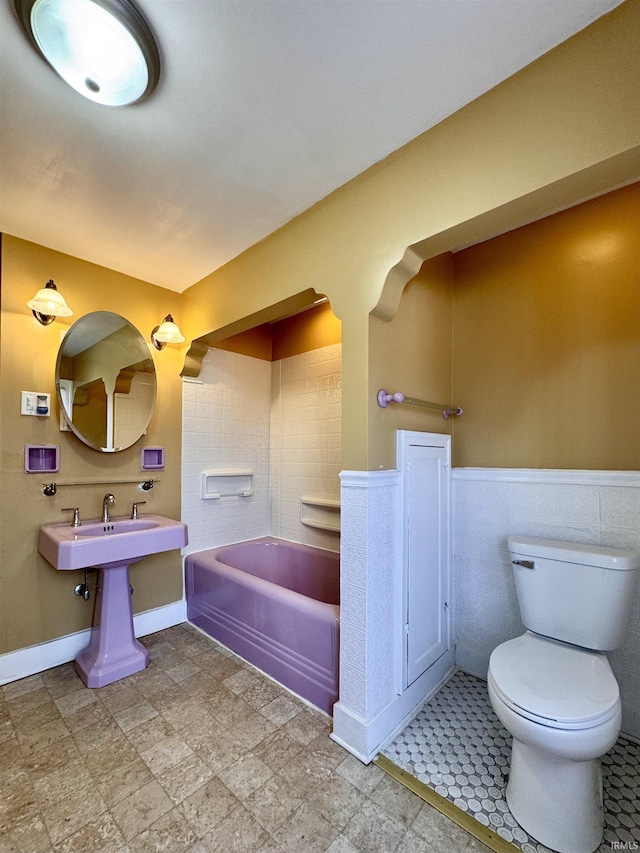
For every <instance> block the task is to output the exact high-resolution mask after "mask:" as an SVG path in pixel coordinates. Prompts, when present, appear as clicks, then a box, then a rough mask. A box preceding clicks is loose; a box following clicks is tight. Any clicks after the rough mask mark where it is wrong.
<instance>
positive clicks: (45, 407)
mask: <svg viewBox="0 0 640 853" xmlns="http://www.w3.org/2000/svg"><path fill="white" fill-rule="evenodd" d="M20 414H21V415H35V416H36V417H40V418H48V417H49V416H50V414H51V394H39V393H38V392H37V391H21V392H20Z"/></svg>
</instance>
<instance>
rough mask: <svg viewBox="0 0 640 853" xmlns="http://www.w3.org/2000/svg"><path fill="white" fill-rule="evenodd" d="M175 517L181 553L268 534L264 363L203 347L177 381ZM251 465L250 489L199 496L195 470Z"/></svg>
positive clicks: (267, 367)
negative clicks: (191, 374) (183, 528)
mask: <svg viewBox="0 0 640 853" xmlns="http://www.w3.org/2000/svg"><path fill="white" fill-rule="evenodd" d="M182 397H183V401H182V402H183V414H182V520H183V521H186V522H187V523H188V525H189V546H188V548H187V551H188V553H191V552H193V551H202V550H203V549H205V548H215V547H217V546H218V545H226V544H228V543H229V542H241V541H242V540H244V539H254V538H257V537H259V536H267V535H268V534H269V410H270V407H271V364H270V363H269V362H268V361H262V360H261V359H257V358H247V356H243V355H237V354H236V353H233V352H225V351H224V350H220V349H209V351H208V353H207V354H206V355H205V357H204V359H203V362H202V370H201V371H200V376H199V377H198V379H197V380H196V381H193V380H189V379H185V380H184V381H183V383H182ZM218 468H251V469H252V470H253V471H254V475H255V482H254V489H255V491H254V494H253V495H252V496H251V497H245V498H241V497H225V498H219V499H218V500H202V498H201V496H200V488H201V486H200V483H201V472H202V471H206V470H213V469H218Z"/></svg>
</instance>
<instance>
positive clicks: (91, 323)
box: [55, 311, 157, 453]
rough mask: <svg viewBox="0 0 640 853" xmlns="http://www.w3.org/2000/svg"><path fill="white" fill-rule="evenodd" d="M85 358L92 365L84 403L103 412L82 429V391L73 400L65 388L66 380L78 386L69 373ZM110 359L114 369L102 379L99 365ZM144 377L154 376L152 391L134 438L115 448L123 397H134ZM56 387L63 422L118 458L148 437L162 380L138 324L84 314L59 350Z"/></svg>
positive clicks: (107, 313)
mask: <svg viewBox="0 0 640 853" xmlns="http://www.w3.org/2000/svg"><path fill="white" fill-rule="evenodd" d="M92 350H95V351H94V352H91V351H92ZM83 354H84V356H85V357H86V361H87V364H88V367H87V364H85V365H84V369H85V371H86V373H87V378H86V379H85V381H84V382H83V383H82V385H81V386H79V387H82V388H84V389H85V402H86V401H88V400H89V398H91V397H92V398H93V400H92V402H91V403H90V405H92V407H93V409H94V410H95V411H99V412H100V417H98V418H95V419H94V420H93V421H91V419H90V418H89V419H88V425H89V426H88V428H87V429H82V428H80V427H79V426H78V423H77V420H76V423H74V418H73V407H74V405H77V404H76V403H75V399H76V398H77V392H78V388H75V389H74V391H73V394H74V400H69V394H68V393H67V391H66V390H65V387H64V383H65V381H71V382H73V378H72V379H71V380H69V377H68V376H64V374H65V373H66V374H69V373H70V374H71V376H72V377H73V374H74V372H75V369H74V366H73V365H72V366H71V368H70V367H69V363H68V362H69V360H71V361H72V362H73V360H74V359H76V358H78V357H79V356H81V355H83ZM87 354H89V356H88V357H87ZM109 360H110V361H111V362H112V365H113V366H112V369H111V371H110V372H109V373H107V375H102V372H103V368H97V367H96V365H105V364H107V363H108V361H109ZM104 369H105V370H106V368H104ZM139 375H146V376H149V377H151V380H152V381H151V382H149V383H147V384H149V385H151V386H152V387H151V389H150V390H149V391H148V393H147V397H148V399H147V400H146V401H145V402H146V406H145V407H144V408H143V409H142V410H141V413H140V416H139V420H138V424H137V428H136V430H135V433H130V434H129V435H128V436H127V437H126V438H125V439H124V440H123V441H122V442H121V443H120V444H118V445H117V446H116V436H115V434H114V433H115V429H116V415H117V412H116V403H117V399H118V395H119V394H120V395H123V394H124V393H129V392H130V390H131V388H132V383H133V382H134V381H135V379H136V376H139ZM55 383H56V396H57V398H58V405H59V407H60V413H61V418H62V421H64V422H65V423H66V424H67V427H68V429H69V430H71V431H72V432H73V434H74V435H75V436H76V437H77V438H79V439H80V441H82V442H83V443H84V444H86V445H87V446H88V447H91V448H92V449H93V450H97V451H99V452H102V453H117V452H119V451H121V450H126V449H127V448H129V447H131V446H133V445H134V444H135V443H136V442H137V441H139V439H140V438H141V437H142V436H143V435H144V434H145V432H146V430H147V427H148V426H149V423H150V422H151V418H152V417H153V414H154V411H155V404H156V397H157V377H156V369H155V364H154V361H153V355H152V352H151V349H150V347H149V345H148V344H147V343H146V341H145V339H144V338H143V337H142V335H141V334H140V332H139V331H138V329H136V327H135V326H134V325H133V323H130V322H129V320H127V319H126V318H125V317H122V316H120V315H119V314H114V313H113V312H111V311H93V312H91V313H90V314H85V315H84V316H83V317H80V319H78V320H76V322H75V323H74V324H73V325H72V326H70V327H69V330H68V331H67V333H66V335H65V336H64V338H63V340H62V342H61V344H60V348H59V350H58V357H57V359H56V369H55ZM139 402H140V401H139ZM87 411H88V410H87ZM102 415H104V424H103V422H102ZM62 421H61V422H62ZM94 427H95V429H94ZM103 427H104V429H103ZM62 428H63V427H62V426H61V429H62ZM98 435H99V436H100V437H104V444H103V443H102V442H101V441H98V439H97V438H96V436H98ZM134 436H135V437H134Z"/></svg>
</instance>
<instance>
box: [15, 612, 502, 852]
mask: <svg viewBox="0 0 640 853" xmlns="http://www.w3.org/2000/svg"><path fill="white" fill-rule="evenodd" d="M142 642H143V643H144V644H145V645H146V646H147V648H148V649H149V651H150V654H151V663H150V665H149V667H148V668H147V669H145V670H144V671H143V672H140V673H136V674H135V675H132V676H129V677H128V678H126V679H123V680H122V681H118V682H116V683H115V684H111V685H108V686H107V687H102V688H100V689H93V690H90V689H88V688H86V687H85V686H84V685H83V684H82V682H81V681H80V679H79V678H78V676H77V675H76V673H75V671H74V669H73V665H72V664H65V665H64V666H60V667H56V668H55V669H50V670H46V671H44V672H42V673H40V674H38V675H32V676H30V677H29V678H25V679H22V680H21V681H16V682H13V683H11V684H7V685H5V686H4V687H3V688H1V689H0V851H1V853H162V851H166V853H218V851H224V853H230V851H241V853H305V851H317V853H487V851H488V848H486V847H485V846H484V845H483V844H481V843H480V842H479V841H477V840H476V839H475V838H473V837H472V836H471V835H469V834H467V833H466V832H464V830H462V829H461V828H460V827H459V826H457V825H456V824H455V823H453V822H452V821H450V820H449V819H448V818H446V817H445V816H444V815H442V814H441V813H440V812H438V811H436V810H435V809H434V808H432V807H431V806H430V805H428V804H427V803H425V802H423V801H422V800H421V799H420V798H419V797H418V796H416V795H415V794H413V793H412V792H411V791H409V790H408V789H407V788H405V787H403V786H402V785H401V784H400V783H399V782H397V781H396V780H395V779H393V778H392V777H391V776H388V775H387V774H385V773H384V772H383V771H382V770H380V768H379V767H377V766H375V765H373V764H371V765H369V766H365V765H363V764H361V763H360V762H359V761H358V760H357V759H356V758H354V757H353V756H351V755H350V754H349V753H347V752H346V751H345V750H344V749H342V748H341V747H340V746H338V745H337V744H336V743H334V742H333V741H332V740H331V739H330V738H329V732H330V724H331V721H330V719H329V718H328V717H326V716H325V715H324V714H322V713H320V712H319V711H316V710H315V709H312V708H310V707H309V706H308V705H306V704H305V703H303V702H302V701H301V700H299V699H298V698H297V697H295V696H293V695H292V694H291V693H289V692H288V691H287V690H285V689H284V688H282V687H280V686H279V685H277V684H275V683H274V682H273V681H271V680H270V679H269V678H267V677H266V676H263V675H262V674H261V673H260V672H258V671H257V670H255V669H254V668H253V667H252V666H250V665H249V664H247V663H246V662H244V661H243V660H241V659H240V658H238V657H236V656H235V655H233V654H231V653H230V652H229V651H227V650H226V649H224V648H223V647H222V646H219V645H217V644H216V643H215V642H213V641H212V640H209V639H208V638H207V637H205V636H204V635H202V634H201V633H200V632H199V631H197V630H196V629H194V628H192V627H191V626H190V625H188V624H183V625H178V626H175V627H173V628H169V629H167V630H165V631H160V632H158V633H157V634H152V635H150V636H148V637H144V638H142Z"/></svg>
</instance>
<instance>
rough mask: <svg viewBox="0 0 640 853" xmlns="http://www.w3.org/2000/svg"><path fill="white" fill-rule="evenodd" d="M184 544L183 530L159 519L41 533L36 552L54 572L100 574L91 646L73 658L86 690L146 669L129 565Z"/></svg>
mask: <svg viewBox="0 0 640 853" xmlns="http://www.w3.org/2000/svg"><path fill="white" fill-rule="evenodd" d="M187 541H188V540H187V525H186V524H184V523H182V522H180V521H173V520H172V519H170V518H164V517H163V516H161V515H147V516H144V518H140V519H128V518H115V519H113V520H112V521H109V522H107V523H103V522H101V521H92V522H89V523H87V524H82V525H81V526H80V527H71V526H70V525H69V524H68V523H67V524H45V525H44V526H43V527H41V528H40V533H39V535H38V550H39V551H40V553H41V554H42V556H43V557H46V559H47V560H48V561H49V562H50V563H51V564H52V565H53V566H55V567H56V568H57V569H59V570H61V571H70V570H73V569H85V568H97V569H100V574H99V577H98V589H97V597H96V605H95V610H94V616H93V628H92V631H91V642H90V644H89V646H88V647H87V648H86V649H84V650H83V651H81V652H80V654H79V655H78V656H77V658H76V668H77V670H78V673H79V675H80V677H81V678H82V680H83V681H84V683H85V684H86V685H87V687H104V686H105V685H106V684H111V683H112V682H113V681H118V680H119V679H120V678H124V677H125V676H127V675H132V674H133V673H134V672H139V671H140V670H141V669H144V668H145V667H146V666H147V664H148V663H149V652H148V651H147V650H146V649H145V647H144V646H143V645H142V644H141V643H139V642H138V641H137V640H136V637H135V633H134V628H133V611H132V608H131V593H130V588H129V566H130V565H131V563H134V562H136V561H137V560H141V559H142V558H143V557H146V556H147V555H149V554H158V553H160V552H162V551H172V550H173V549H174V548H183V547H184V546H185V545H186V544H187Z"/></svg>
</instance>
